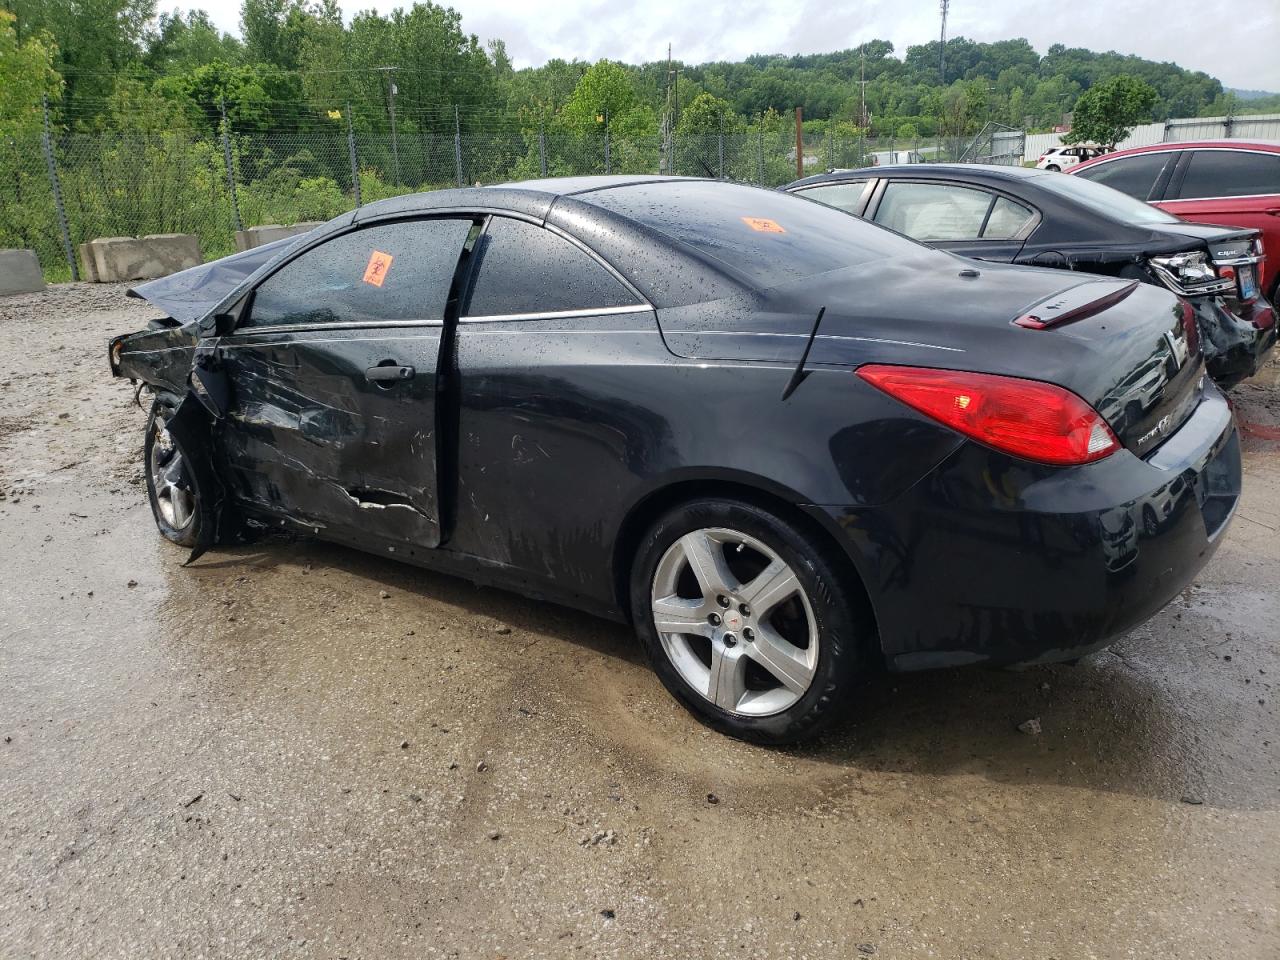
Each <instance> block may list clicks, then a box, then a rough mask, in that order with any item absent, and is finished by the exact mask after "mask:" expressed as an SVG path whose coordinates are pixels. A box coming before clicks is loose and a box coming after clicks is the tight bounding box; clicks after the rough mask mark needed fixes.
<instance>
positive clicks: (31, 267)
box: [0, 250, 44, 297]
mask: <svg viewBox="0 0 1280 960" xmlns="http://www.w3.org/2000/svg"><path fill="white" fill-rule="evenodd" d="M43 290H44V274H43V273H41V272H40V261H39V260H37V259H36V252H35V251H34V250H0V297H8V296H12V295H13V294H16V293H40V292H42V291H43Z"/></svg>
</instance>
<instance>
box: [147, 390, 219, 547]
mask: <svg viewBox="0 0 1280 960" xmlns="http://www.w3.org/2000/svg"><path fill="white" fill-rule="evenodd" d="M172 413H173V410H172V409H171V408H170V407H168V406H167V405H165V404H163V403H161V401H159V400H156V401H154V402H153V403H152V404H151V413H150V415H149V416H148V417H147V434H146V439H145V441H144V442H143V445H142V455H143V470H144V472H145V474H146V477H147V498H148V500H150V502H151V515H152V517H154V518H155V521H156V527H157V529H159V531H160V535H161V536H162V537H164V538H165V539H166V540H171V541H173V542H174V543H176V544H179V545H180V546H184V547H194V546H195V545H196V543H197V541H198V540H199V538H200V534H201V532H202V525H203V524H204V523H207V522H208V517H207V516H206V513H207V511H206V510H205V504H204V503H203V502H202V500H201V497H200V495H199V494H198V493H197V491H196V489H195V484H194V481H193V480H192V478H191V471H190V470H189V469H185V466H183V468H182V469H180V470H179V471H178V473H179V476H177V477H176V478H175V479H176V480H177V481H178V482H179V483H181V484H183V485H184V486H185V487H186V488H187V490H188V491H189V493H188V495H189V496H190V498H191V508H190V511H189V514H188V515H187V519H186V521H185V522H178V523H176V524H175V522H174V520H179V521H180V520H181V517H175V516H173V510H172V507H170V509H169V510H168V511H166V510H165V509H164V508H163V507H162V504H161V494H160V493H158V492H157V489H156V479H157V477H156V469H155V467H156V466H157V465H158V466H160V467H167V466H169V465H170V464H171V463H172V460H173V456H174V454H177V455H178V456H180V457H182V458H183V461H182V464H183V465H184V464H185V463H188V462H190V458H189V457H187V456H186V453H185V451H183V449H182V447H181V445H180V444H179V443H178V442H177V441H176V440H175V439H173V437H171V436H170V435H169V434H168V432H167V431H165V429H164V421H165V420H166V419H167V418H168V417H169V416H170V415H172ZM167 451H168V452H167Z"/></svg>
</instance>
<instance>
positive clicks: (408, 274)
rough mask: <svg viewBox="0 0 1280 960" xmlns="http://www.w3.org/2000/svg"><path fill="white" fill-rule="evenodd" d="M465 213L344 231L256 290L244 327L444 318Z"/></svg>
mask: <svg viewBox="0 0 1280 960" xmlns="http://www.w3.org/2000/svg"><path fill="white" fill-rule="evenodd" d="M470 229H471V221H470V220H456V219H439V220H402V221H398V222H396V223H387V224H379V225H375V226H371V227H366V228H364V229H363V230H354V231H352V232H351V233H344V234H342V235H340V236H337V237H334V238H333V239H332V240H328V241H326V242H325V243H322V244H321V245H320V246H318V247H313V248H312V249H310V250H308V251H307V252H306V253H304V254H302V255H301V256H299V257H297V258H295V259H294V260H291V261H290V262H289V263H287V264H285V265H284V266H283V267H281V268H280V269H279V270H277V271H276V272H275V273H273V274H272V275H271V276H269V277H267V279H266V280H264V281H262V283H260V284H259V285H258V287H257V289H256V290H255V291H254V294H253V303H252V305H251V307H250V310H249V315H248V317H246V318H245V320H243V321H242V322H241V326H242V327H248V328H254V329H257V328H260V327H277V326H285V325H290V326H292V325H320V324H334V323H371V322H395V321H426V322H439V323H442V322H443V321H444V311H445V305H446V303H447V302H448V298H449V288H450V285H451V284H452V283H453V274H454V269H455V268H456V267H457V264H458V256H459V254H460V253H461V251H462V245H463V243H464V242H465V240H466V238H467V233H468V232H469V231H470Z"/></svg>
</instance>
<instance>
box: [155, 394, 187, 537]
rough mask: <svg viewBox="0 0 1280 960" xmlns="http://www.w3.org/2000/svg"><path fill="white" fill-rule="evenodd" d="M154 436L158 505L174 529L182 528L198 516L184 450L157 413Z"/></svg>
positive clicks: (165, 520)
mask: <svg viewBox="0 0 1280 960" xmlns="http://www.w3.org/2000/svg"><path fill="white" fill-rule="evenodd" d="M154 430H155V437H154V438H153V439H152V442H151V463H150V465H149V467H150V470H151V483H152V486H153V487H155V491H156V505H157V506H158V507H159V508H160V516H162V517H163V518H164V522H165V523H167V524H168V525H169V526H171V527H173V529H175V530H183V529H185V528H186V527H187V525H188V524H190V523H191V521H192V520H193V519H194V518H195V513H196V498H195V493H194V492H193V491H192V489H191V484H190V482H189V481H188V480H187V471H186V465H185V463H184V461H183V459H182V454H181V453H180V452H179V451H178V448H177V447H176V446H175V445H174V443H173V440H172V439H171V438H170V436H169V431H168V430H166V429H165V421H164V420H163V419H162V418H160V417H156V419H155V424H154Z"/></svg>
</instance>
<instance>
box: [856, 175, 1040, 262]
mask: <svg viewBox="0 0 1280 960" xmlns="http://www.w3.org/2000/svg"><path fill="white" fill-rule="evenodd" d="M867 209H868V213H867V216H868V218H869V219H871V220H874V221H875V222H876V223H878V224H881V225H882V226H885V227H888V228H889V229H891V230H896V231H897V232H898V233H904V234H906V235H907V236H908V237H911V238H912V239H915V240H919V241H921V242H922V243H927V244H929V245H930V246H934V247H938V248H940V249H943V250H950V251H951V252H953V253H958V254H960V255H961V256H965V257H972V258H973V259H975V260H993V261H998V262H1001V263H1009V262H1011V261H1012V260H1013V259H1014V258H1015V257H1017V256H1018V254H1019V252H1020V251H1021V250H1022V247H1023V244H1024V243H1025V242H1026V238H1027V236H1028V235H1029V234H1030V233H1031V231H1032V230H1033V229H1034V228H1035V224H1036V223H1037V222H1038V220H1039V216H1038V214H1037V213H1036V212H1035V211H1034V210H1033V209H1032V208H1031V207H1030V206H1029V205H1027V204H1025V203H1023V202H1021V201H1018V200H1014V199H1012V198H1011V197H1007V196H1005V195H1003V194H1000V193H997V192H995V191H994V190H987V189H985V188H982V187H977V186H974V185H972V184H961V183H955V182H951V181H937V180H930V181H924V180H885V181H883V182H882V184H881V186H880V188H879V189H878V191H877V195H876V196H874V197H873V198H872V199H871V202H870V204H869V205H868V208H867Z"/></svg>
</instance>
